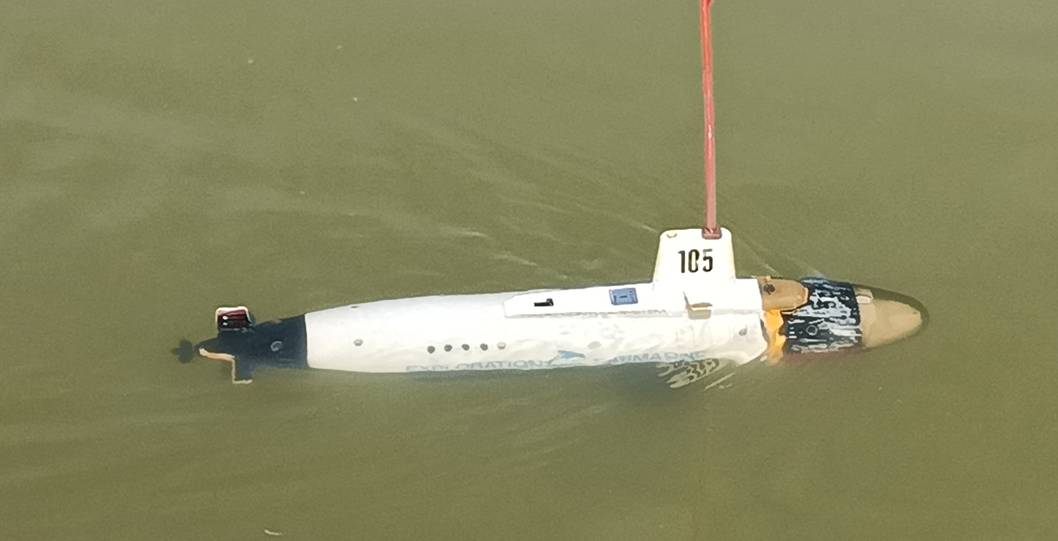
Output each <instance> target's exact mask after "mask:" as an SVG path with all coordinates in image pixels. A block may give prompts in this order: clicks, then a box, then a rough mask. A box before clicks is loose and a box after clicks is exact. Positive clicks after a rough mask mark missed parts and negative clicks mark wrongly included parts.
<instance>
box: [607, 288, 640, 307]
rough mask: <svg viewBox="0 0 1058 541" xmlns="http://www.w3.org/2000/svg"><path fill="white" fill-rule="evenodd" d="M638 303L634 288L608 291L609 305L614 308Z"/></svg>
mask: <svg viewBox="0 0 1058 541" xmlns="http://www.w3.org/2000/svg"><path fill="white" fill-rule="evenodd" d="M638 303H639V298H638V297H636V288H634V287H622V288H620V289H611V290H610V304H613V305H614V306H621V305H622V304H638Z"/></svg>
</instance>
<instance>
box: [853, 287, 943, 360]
mask: <svg viewBox="0 0 1058 541" xmlns="http://www.w3.org/2000/svg"><path fill="white" fill-rule="evenodd" d="M856 300H857V302H858V304H859V306H860V326H861V328H862V329H863V345H864V346H865V347H868V348H876V347H878V346H884V345H886V344H891V343H893V342H896V341H897V340H902V339H904V338H907V337H909V336H911V335H913V334H915V333H917V332H919V331H920V330H922V328H923V327H924V326H925V325H926V321H927V319H928V316H927V314H926V309H925V307H923V306H922V304H921V303H920V302H918V301H916V300H915V299H912V298H911V297H908V296H906V295H901V294H899V293H894V292H892V291H885V290H883V289H876V288H866V287H857V288H856Z"/></svg>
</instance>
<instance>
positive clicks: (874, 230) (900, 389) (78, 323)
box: [0, 0, 1058, 539]
mask: <svg viewBox="0 0 1058 541" xmlns="http://www.w3.org/2000/svg"><path fill="white" fill-rule="evenodd" d="M695 10H696V3H695V2H687V1H684V2H678V3H669V4H664V3H650V2H633V1H618V2H603V1H596V0H582V1H576V2H557V1H545V2H510V1H485V0H461V1H455V2H442V3H437V2H434V3H430V2H407V1H403V0H398V1H387V2H311V3H292V2H274V1H267V2H261V1H253V2H250V1H243V2H227V3H223V4H222V5H218V4H217V3H216V2H184V3H181V4H165V5H163V4H151V3H146V4H145V3H142V2H132V1H127V0H120V1H113V2H103V3H94V4H91V3H38V2H27V1H21V0H8V1H6V2H4V3H3V4H2V5H0V254H2V263H0V284H2V287H3V289H2V293H0V300H2V307H3V315H0V339H2V344H3V354H2V355H0V389H2V391H0V536H2V537H3V538H5V539H257V538H266V534H265V533H264V530H265V529H270V530H272V531H278V532H282V533H284V534H285V538H288V539H340V538H349V539H352V538H356V539H382V538H387V539H389V538H404V539H429V538H432V539H468V538H473V539H509V538H524V539H541V538H564V539H707V538H708V539H712V538H717V539H732V538H746V539H776V538H800V539H850V538H854V539H875V538H876V539H904V538H917V539H956V538H977V539H1051V538H1054V537H1055V536H1058V498H1056V496H1055V490H1056V488H1058V466H1056V464H1058V461H1056V460H1055V456H1056V451H1058V428H1056V426H1058V425H1056V424H1055V419H1056V415H1058V392H1055V390H1054V389H1055V381H1056V376H1058V370H1056V366H1055V365H1056V362H1058V360H1056V355H1055V352H1056V351H1058V328H1056V324H1055V319H1054V308H1055V306H1056V302H1058V294H1056V293H1055V287H1054V272H1055V271H1054V268H1055V264H1056V263H1058V256H1056V250H1055V240H1056V238H1058V219H1056V218H1058V211H1056V206H1058V189H1056V183H1055V180H1056V178H1058V158H1056V150H1055V149H1058V107H1056V101H1055V97H1056V96H1058V7H1056V6H1055V5H1054V4H1053V3H1051V2H1041V1H1029V0H1025V1H1022V2H1015V3H1008V4H996V3H995V2H985V1H983V0H962V1H958V2H956V1H954V0H942V1H933V2H888V3H886V2H882V3H879V2H870V1H867V0H854V1H844V2H838V1H836V0H825V1H816V2H807V3H804V2H802V3H790V2H779V1H776V0H758V1H726V0H725V1H723V2H719V3H718V4H717V6H716V8H715V14H714V17H715V21H716V23H715V24H716V25H717V28H716V34H717V36H716V39H717V42H716V50H717V61H718V63H719V66H718V89H717V91H718V99H719V122H720V139H719V141H720V143H719V148H720V156H721V157H720V179H721V188H720V189H721V207H720V210H721V214H722V222H723V223H725V224H726V225H727V226H729V227H730V228H731V229H733V230H734V231H735V232H736V235H737V237H736V250H737V255H738V258H739V265H740V271H741V272H742V273H744V274H753V273H775V274H785V275H789V276H799V275H804V274H811V273H825V274H827V275H829V276H832V277H835V278H843V279H849V280H855V281H858V282H862V283H867V284H875V285H878V286H881V287H885V288H889V289H894V290H899V291H903V292H906V293H910V294H912V295H915V296H917V297H918V298H920V299H921V300H922V301H924V302H925V303H926V305H927V306H928V307H929V308H930V311H931V316H932V322H931V326H930V328H929V329H928V331H927V332H926V333H925V334H924V335H921V336H919V337H916V338H915V339H914V340H912V341H910V342H907V343H904V344H900V345H897V346H893V347H891V348H888V349H884V350H881V351H878V352H874V353H871V354H868V355H863V356H859V357H853V358H849V359H846V360H838V361H834V362H827V363H817V364H807V365H800V366H780V367H777V368H766V367H759V368H755V369H750V370H747V371H745V372H744V373H742V374H740V375H739V376H738V377H737V378H736V379H735V380H734V383H735V384H734V385H733V386H732V387H730V388H727V389H724V390H719V391H718V390H716V389H714V390H713V391H710V392H700V390H696V389H694V388H693V387H692V388H690V389H689V390H687V391H685V392H678V393H673V392H670V391H668V390H667V389H665V388H664V387H663V386H662V385H660V384H659V383H658V382H657V381H655V380H654V379H655V378H654V376H653V374H652V373H651V370H650V369H649V368H637V367H629V368H625V369H615V370H595V371H592V370H586V371H570V372H556V373H545V374H540V375H524V374H522V375H490V376H475V377H465V378H463V377H445V378H414V377H400V376H363V375H356V374H345V373H328V372H315V371H303V372H275V371H262V372H261V373H260V374H259V375H258V378H257V382H256V383H255V384H253V385H251V386H246V387H241V386H240V387H237V386H232V385H231V384H230V383H229V381H228V377H227V373H226V368H225V367H224V366H222V365H219V364H217V363H211V362H207V361H198V362H196V363H194V364H192V365H180V364H178V363H177V362H176V361H175V359H174V357H173V356H172V355H170V354H169V352H168V349H169V348H171V347H173V346H174V345H175V344H176V342H177V340H178V339H179V338H182V337H190V338H193V339H199V338H203V337H205V336H207V335H209V334H210V333H211V330H212V328H211V321H210V319H211V315H212V310H213V308H214V307H215V306H216V305H218V304H223V303H233V302H238V303H246V304H248V305H250V306H252V307H253V308H254V309H255V311H256V312H257V313H258V314H259V315H260V316H263V317H266V318H267V317H277V316H285V315H292V314H296V313H301V312H304V311H306V310H311V309H317V308H322V307H326V306H329V305H333V304H341V303H346V302H352V301H356V300H369V299H377V298H387V297H403V296H410V295H416V294H423V293H432V292H441V293H456V292H485V291H496V290H514V289H524V288H533V287H567V286H568V287H573V286H582V285H588V284H597V283H607V282H622V281H631V280H637V279H647V278H648V277H649V275H650V272H651V269H652V265H653V263H652V259H653V255H654V250H655V242H656V237H657V233H658V232H659V231H661V230H663V229H666V228H670V227H684V226H692V225H696V224H699V223H700V220H701V217H700V208H701V201H700V195H699V194H700V190H701V188H700V181H699V179H700V168H701V161H700V155H699V152H700V149H701V147H700V129H701V127H700V107H701V103H700V94H699V90H698V86H697V85H698V80H699V79H698V77H699V73H698V65H697V62H698V50H697V47H698V44H697V19H696V11H695Z"/></svg>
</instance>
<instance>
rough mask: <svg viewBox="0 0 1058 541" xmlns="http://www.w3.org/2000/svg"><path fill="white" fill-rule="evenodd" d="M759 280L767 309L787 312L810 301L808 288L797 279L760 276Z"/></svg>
mask: <svg viewBox="0 0 1058 541" xmlns="http://www.w3.org/2000/svg"><path fill="white" fill-rule="evenodd" d="M757 282H758V283H759V284H760V297H761V299H762V302H763V307H764V310H765V311H768V310H780V311H783V312H787V311H790V310H795V309H797V308H798V307H800V306H802V305H804V304H805V303H806V302H808V288H806V287H805V286H803V285H801V283H800V282H797V281H795V280H785V279H782V278H772V277H770V276H759V277H757Z"/></svg>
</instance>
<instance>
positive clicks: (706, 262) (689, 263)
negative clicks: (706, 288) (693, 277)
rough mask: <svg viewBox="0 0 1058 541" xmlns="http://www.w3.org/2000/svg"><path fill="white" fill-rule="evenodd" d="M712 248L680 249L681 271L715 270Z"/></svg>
mask: <svg viewBox="0 0 1058 541" xmlns="http://www.w3.org/2000/svg"><path fill="white" fill-rule="evenodd" d="M712 251H713V249H712V248H706V249H705V250H680V272H682V273H688V272H709V271H711V270H713V256H711V255H709V253H710V252H712Z"/></svg>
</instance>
